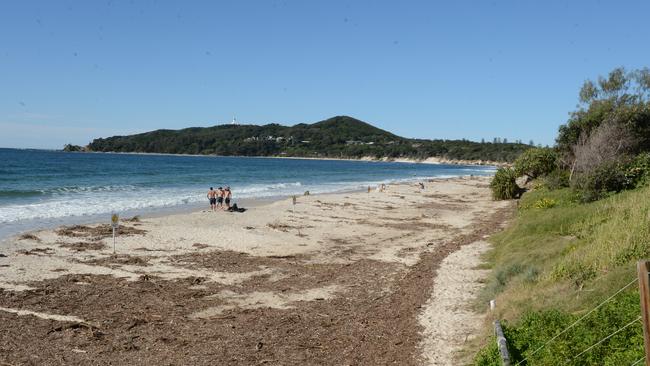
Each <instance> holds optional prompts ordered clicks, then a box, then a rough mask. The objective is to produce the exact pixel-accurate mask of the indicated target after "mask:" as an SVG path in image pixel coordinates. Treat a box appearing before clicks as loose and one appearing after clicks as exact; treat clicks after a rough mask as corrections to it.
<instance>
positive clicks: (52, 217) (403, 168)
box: [0, 149, 494, 238]
mask: <svg viewBox="0 0 650 366" xmlns="http://www.w3.org/2000/svg"><path fill="white" fill-rule="evenodd" d="M493 173H494V168H493V167H479V166H459V165H432V164H410V163H393V162H364V161H341V160H307V159H272V158H271V159H269V158H245V157H215V156H171V155H141V154H100V153H97V154H95V153H66V152H61V151H45V150H16V149H0V238H2V237H4V236H7V235H9V234H13V233H16V232H18V231H22V230H26V229H34V228H41V227H51V226H53V225H57V224H61V223H71V222H87V221H88V222H89V221H93V220H95V221H96V220H97V219H98V218H99V217H104V216H106V215H108V214H110V213H112V212H117V213H129V214H147V213H152V212H156V211H160V210H161V209H164V208H168V209H169V208H172V209H176V208H178V209H183V208H185V209H187V208H193V207H198V206H199V205H202V204H206V203H207V201H206V198H205V195H206V192H207V190H208V188H209V187H210V186H213V187H215V188H216V187H218V186H226V185H229V186H231V188H232V190H233V198H234V201H235V202H236V201H237V200H238V199H249V198H274V197H282V196H288V195H292V194H302V193H303V192H304V191H307V190H308V191H310V192H311V193H326V192H336V191H345V190H356V189H363V188H364V187H367V186H368V185H376V184H379V183H390V182H396V181H408V180H418V179H426V178H434V177H453V176H461V175H470V174H472V175H490V174H493Z"/></svg>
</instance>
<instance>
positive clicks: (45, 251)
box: [16, 248, 54, 255]
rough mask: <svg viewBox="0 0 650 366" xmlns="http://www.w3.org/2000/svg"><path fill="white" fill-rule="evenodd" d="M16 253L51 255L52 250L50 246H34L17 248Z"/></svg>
mask: <svg viewBox="0 0 650 366" xmlns="http://www.w3.org/2000/svg"><path fill="white" fill-rule="evenodd" d="M16 253H19V254H22V255H41V254H45V255H51V254H54V250H52V249H51V248H34V249H30V250H26V249H23V250H18V251H16Z"/></svg>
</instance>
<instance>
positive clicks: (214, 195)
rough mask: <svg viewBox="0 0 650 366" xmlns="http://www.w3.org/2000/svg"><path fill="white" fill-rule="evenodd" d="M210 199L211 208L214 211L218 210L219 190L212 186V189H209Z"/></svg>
mask: <svg viewBox="0 0 650 366" xmlns="http://www.w3.org/2000/svg"><path fill="white" fill-rule="evenodd" d="M208 200H210V209H211V210H212V211H216V210H217V191H215V190H214V189H213V188H212V187H210V190H209V191H208Z"/></svg>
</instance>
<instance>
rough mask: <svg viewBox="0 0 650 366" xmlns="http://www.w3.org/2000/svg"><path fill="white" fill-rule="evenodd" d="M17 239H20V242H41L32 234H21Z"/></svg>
mask: <svg viewBox="0 0 650 366" xmlns="http://www.w3.org/2000/svg"><path fill="white" fill-rule="evenodd" d="M18 239H20V240H33V241H35V242H37V243H40V242H41V238H39V237H38V236H36V235H34V234H23V235H21V236H20V237H19V238H18Z"/></svg>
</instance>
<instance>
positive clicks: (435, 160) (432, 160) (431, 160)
mask: <svg viewBox="0 0 650 366" xmlns="http://www.w3.org/2000/svg"><path fill="white" fill-rule="evenodd" d="M48 151H50V150H48ZM53 151H58V152H66V151H63V150H53ZM68 153H79V154H121V155H151V156H190V157H212V158H251V159H291V160H322V161H360V162H371V163H405V164H434V165H460V166H493V167H501V166H509V165H510V163H507V162H498V161H489V160H456V159H447V158H443V157H436V156H431V157H428V158H424V159H415V158H388V157H382V158H375V157H370V156H364V157H361V158H332V157H307V156H305V157H302V156H248V155H204V154H171V153H147V152H117V151H68Z"/></svg>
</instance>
